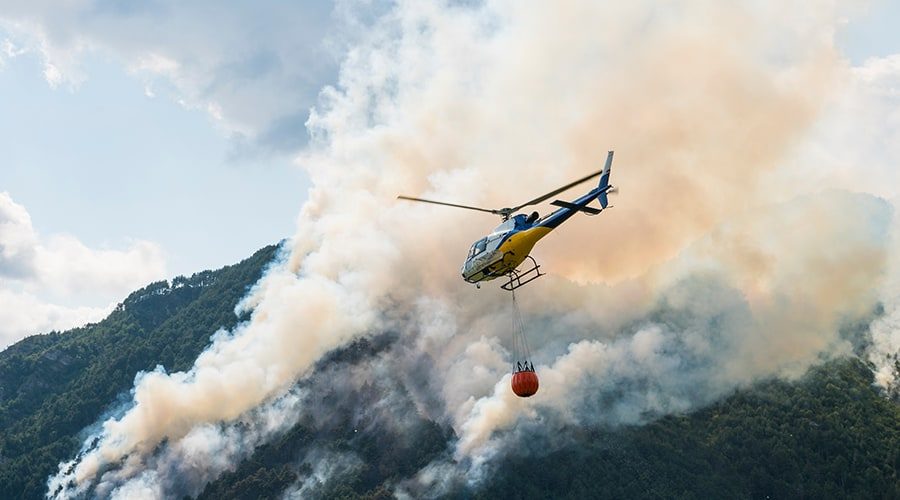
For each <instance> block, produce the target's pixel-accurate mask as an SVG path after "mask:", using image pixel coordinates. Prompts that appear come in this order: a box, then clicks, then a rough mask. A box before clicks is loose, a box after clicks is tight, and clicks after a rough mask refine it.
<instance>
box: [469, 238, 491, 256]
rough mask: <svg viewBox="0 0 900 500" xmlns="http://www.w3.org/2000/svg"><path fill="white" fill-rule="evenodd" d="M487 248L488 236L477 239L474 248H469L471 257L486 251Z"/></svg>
mask: <svg viewBox="0 0 900 500" xmlns="http://www.w3.org/2000/svg"><path fill="white" fill-rule="evenodd" d="M485 248H487V238H482V239H480V240H478V241H476V242H475V244H474V245H472V249H471V250H469V257H470V258H471V257H474V256H476V255H478V254H480V253H481V252H483V251H484V249H485Z"/></svg>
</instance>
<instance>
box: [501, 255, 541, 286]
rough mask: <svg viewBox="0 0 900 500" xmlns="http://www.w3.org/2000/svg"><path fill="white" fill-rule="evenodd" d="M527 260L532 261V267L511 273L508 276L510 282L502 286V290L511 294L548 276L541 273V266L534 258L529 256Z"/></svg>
mask: <svg viewBox="0 0 900 500" xmlns="http://www.w3.org/2000/svg"><path fill="white" fill-rule="evenodd" d="M526 258H527V259H528V260H530V261H531V267H529V268H528V269H526V270H524V271H516V270H512V271H510V272H509V274H507V275H506V276H507V277H508V278H509V281H507V282H506V283H504V284H502V285H500V288H502V289H504V290H506V291H509V292H511V291H513V290H515V289H516V288H519V287H520V286H524V285H527V284H528V283H531V282H532V281H534V280H536V279H538V278H540V277H541V276H544V275H545V274H546V273H542V272H541V266H540V265H538V263H537V261H536V260H534V257H532V256H530V255H529V256H528V257H526Z"/></svg>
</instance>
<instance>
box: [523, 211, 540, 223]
mask: <svg viewBox="0 0 900 500" xmlns="http://www.w3.org/2000/svg"><path fill="white" fill-rule="evenodd" d="M538 217H540V215H539V214H538V213H537V212H531V215H529V216H528V218H527V219H525V222H527V223H528V224H531V223H532V222H534V221H536V220H538Z"/></svg>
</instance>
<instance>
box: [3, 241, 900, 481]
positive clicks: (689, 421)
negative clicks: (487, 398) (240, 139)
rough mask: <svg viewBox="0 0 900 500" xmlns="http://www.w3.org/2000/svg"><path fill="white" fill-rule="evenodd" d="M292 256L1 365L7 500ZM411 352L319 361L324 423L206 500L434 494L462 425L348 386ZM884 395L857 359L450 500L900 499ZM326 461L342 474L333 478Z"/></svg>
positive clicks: (517, 472)
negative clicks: (428, 486)
mask: <svg viewBox="0 0 900 500" xmlns="http://www.w3.org/2000/svg"><path fill="white" fill-rule="evenodd" d="M276 250H277V249H276V247H266V248H263V249H261V250H259V251H258V252H256V253H255V254H254V255H253V256H252V257H250V258H249V259H247V260H245V261H243V262H241V263H239V264H236V265H233V266H229V267H225V268H222V269H219V270H217V271H204V272H201V273H197V274H194V275H193V276H191V277H179V278H176V279H174V280H172V282H158V283H153V284H151V285H149V286H147V287H145V288H142V289H141V290H138V291H136V292H134V293H132V294H131V295H130V296H129V297H128V298H126V299H125V300H124V301H123V302H122V304H120V305H119V306H118V307H117V308H116V310H115V311H114V312H113V313H112V314H110V316H109V317H107V318H106V319H104V320H103V321H101V322H99V323H96V324H92V325H87V326H85V327H83V328H76V329H74V330H70V331H68V332H64V333H59V332H53V333H50V334H46V335H36V336H33V337H29V338H27V339H24V340H22V341H21V342H19V343H17V344H15V345H13V346H11V347H9V348H8V349H6V350H5V351H3V352H2V353H0V431H2V432H0V498H3V499H7V498H9V499H15V498H41V497H43V496H44V494H45V490H46V480H47V477H48V476H49V475H50V474H52V473H55V472H56V470H57V464H58V463H60V462H63V461H66V460H69V459H71V458H72V457H73V456H74V455H75V454H76V453H77V452H78V450H79V448H80V446H81V444H82V441H83V439H84V438H85V436H86V434H85V432H84V431H85V429H86V428H89V427H90V426H91V425H93V424H95V423H96V422H97V421H98V420H99V419H101V418H102V417H103V416H104V415H107V414H110V413H112V412H114V411H115V410H116V408H117V407H120V406H121V405H123V404H126V403H127V401H128V400H129V399H130V398H129V397H128V394H129V390H130V389H131V387H132V385H133V381H134V376H135V374H136V373H138V372H140V371H142V370H152V369H154V368H155V367H156V366H158V365H161V366H163V367H164V368H165V369H166V370H167V371H170V372H171V371H177V370H184V369H187V368H189V367H190V366H191V364H192V362H193V360H194V359H195V358H196V357H197V355H198V354H199V353H200V352H201V351H202V350H203V348H204V347H205V346H207V345H208V343H209V337H210V335H211V334H212V333H213V332H215V331H216V330H218V329H219V328H231V327H233V326H234V325H236V324H237V323H238V322H239V321H240V320H241V319H242V318H239V317H236V316H235V314H234V309H235V305H236V304H237V303H238V301H239V300H240V299H241V297H242V296H243V295H244V294H245V293H246V292H247V290H248V289H249V287H250V286H252V284H253V283H255V282H256V281H257V279H258V278H259V277H260V275H261V274H262V272H263V270H264V269H265V267H266V265H267V264H268V263H269V262H271V261H272V260H273V259H274V258H275V254H276ZM399 348H402V343H401V342H400V341H399V336H398V335H397V334H394V333H391V332H384V333H381V334H376V335H372V336H370V337H367V338H364V339H360V340H357V341H356V342H353V343H352V344H350V345H348V346H345V347H343V348H341V349H338V350H336V351H334V352H332V353H331V354H329V355H328V356H326V357H325V358H324V359H322V360H320V361H319V363H318V364H317V365H316V368H315V371H314V373H313V374H312V375H310V376H308V377H306V378H304V379H303V380H301V381H298V382H297V386H296V388H298V389H299V390H302V391H305V393H307V394H310V395H311V396H310V397H311V399H310V401H311V406H312V407H315V408H316V409H317V411H316V412H300V414H299V415H298V417H297V422H296V424H294V425H293V426H290V427H289V428H287V429H286V430H285V431H284V432H281V433H280V434H278V435H276V436H275V437H274V438H273V439H270V440H269V441H268V442H267V443H265V444H263V445H262V446H259V447H258V448H256V449H255V450H253V451H252V452H249V453H248V455H247V456H246V458H245V459H244V460H242V461H241V462H240V463H239V464H237V466H236V467H234V468H233V469H231V470H226V472H224V473H223V474H222V475H220V476H219V477H218V478H216V479H215V480H213V481H211V482H209V483H208V484H206V486H205V489H203V491H202V492H199V498H208V499H219V498H272V497H278V496H280V495H282V494H283V493H284V492H285V491H287V492H289V493H290V495H291V496H294V497H319V498H370V499H375V498H392V497H393V493H394V492H395V490H401V491H408V492H412V496H416V492H419V493H421V492H422V490H416V487H417V486H416V482H415V481H414V480H412V479H411V478H412V477H414V476H415V475H416V474H417V473H418V472H419V471H420V470H422V469H423V467H426V466H428V464H430V463H434V462H435V461H443V462H445V463H448V462H451V461H452V451H453V448H452V446H453V442H454V439H455V436H454V433H453V430H452V428H450V427H449V426H448V425H447V423H446V422H443V421H442V419H439V418H436V417H435V418H434V419H432V417H430V416H429V414H428V412H427V411H422V408H421V406H420V405H419V406H417V403H416V401H419V402H421V400H422V390H421V388H417V387H416V384H415V380H411V378H413V377H408V376H406V374H403V373H391V372H390V371H384V372H379V373H381V375H379V376H378V377H376V378H371V379H367V380H365V381H364V382H363V383H358V382H359V381H354V383H352V384H351V383H347V380H348V377H349V376H350V375H347V374H354V373H366V372H363V371H360V370H359V368H360V367H362V366H363V365H366V364H371V362H372V361H373V360H377V359H378V358H379V355H380V354H381V353H384V352H385V351H387V350H390V349H399ZM872 382H873V376H872V371H871V369H870V367H869V366H868V365H867V364H866V363H865V362H863V361H861V360H860V359H858V358H853V357H848V358H842V359H836V360H832V361H829V362H827V363H824V364H822V365H820V366H818V367H815V368H813V369H811V370H810V371H809V373H807V374H806V376H804V377H803V378H802V379H800V380H798V381H795V382H786V381H783V380H778V379H772V380H766V381H761V382H759V383H757V384H755V385H753V386H751V387H748V388H745V389H741V390H738V391H735V392H734V393H733V394H731V395H730V396H728V397H726V398H724V399H722V400H720V401H719V402H718V403H716V404H714V405H712V406H709V407H707V408H704V409H701V410H699V411H695V412H693V413H690V414H685V415H675V416H669V417H665V418H662V419H659V420H656V421H654V422H652V423H650V424H647V425H643V426H626V427H617V428H608V427H592V428H584V427H565V428H561V429H553V431H552V432H539V433H533V435H534V438H533V440H523V441H522V442H521V444H520V446H516V447H512V448H510V449H507V450H504V451H503V453H502V454H500V455H498V456H497V457H495V459H494V460H492V461H490V463H488V464H486V465H484V466H483V467H484V468H483V470H482V475H481V479H480V480H479V481H476V482H469V481H466V480H463V479H461V478H460V477H448V478H447V480H446V484H445V485H444V486H443V489H441V490H440V493H441V495H442V496H449V497H457V498H551V497H552V498H766V497H770V498H835V497H843V498H900V475H898V474H900V405H898V404H897V403H896V402H895V401H893V400H891V399H889V398H886V397H885V396H884V395H883V394H882V393H880V392H879V391H878V390H877V389H876V388H875V387H874V386H873V383H872ZM414 395H415V397H414ZM433 404H434V405H440V402H439V401H435V402H434V403H433ZM434 413H435V414H439V413H442V412H441V411H435V412H434ZM322 415H325V416H326V418H322ZM401 421H402V425H398V422H401ZM532 425H540V423H539V422H538V423H537V424H532ZM316 457H318V458H316ZM323 464H325V465H328V466H329V467H330V473H329V474H325V475H323V474H319V469H320V468H321V466H322V465H323ZM432 493H434V492H433V491H432Z"/></svg>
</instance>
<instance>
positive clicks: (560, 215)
mask: <svg viewBox="0 0 900 500" xmlns="http://www.w3.org/2000/svg"><path fill="white" fill-rule="evenodd" d="M603 191H605V189H602V188H598V189H593V190H591V192H589V193H588V194H586V195H584V196H582V197H581V198H578V199H577V200H575V201H573V202H572V204H573V205H575V206H576V207H579V208H580V207H586V206H587V205H588V203H590V202H592V201H594V199H595V198H597V195H598V194H600V193H601V192H603ZM576 213H578V210H577V209H576V208H560V209H557V210H556V211H554V212H553V213H551V214H550V215H548V216H546V217H544V218H543V219H541V220H540V221H539V222H538V223H537V224H536V225H538V226H544V227H549V228H550V229H556V228H557V227H558V226H559V225H560V224H562V223H563V222H565V221H567V220H569V217H572V216H573V215H575V214H576Z"/></svg>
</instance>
